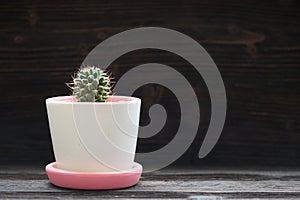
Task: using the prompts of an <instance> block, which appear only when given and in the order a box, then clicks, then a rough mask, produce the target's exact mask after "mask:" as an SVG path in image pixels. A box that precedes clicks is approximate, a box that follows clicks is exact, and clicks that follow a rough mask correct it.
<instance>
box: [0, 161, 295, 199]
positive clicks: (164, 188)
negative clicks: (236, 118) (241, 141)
mask: <svg viewBox="0 0 300 200" xmlns="http://www.w3.org/2000/svg"><path fill="white" fill-rule="evenodd" d="M0 198H1V199H11V198H13V199H19V198H26V199H27V198H35V199H86V198H91V199H99V198H108V199H109V198H110V199H115V198H123V199H124V198H125V199H134V198H135V199H143V198H147V199H149V198H150V199H151V198H152V199H253V198H261V199H300V170H295V169H293V170H291V169H289V170H287V169H284V170H278V169H277V170H274V169H271V170H270V169H267V170H266V169H260V170H255V169H251V170H250V169H244V170H241V169H238V170H237V169H220V168H219V169H199V168H198V169H196V168H189V167H176V168H168V169H164V170H160V171H157V172H152V173H146V174H143V176H142V178H141V180H140V182H139V183H138V184H137V185H136V186H134V187H130V188H127V189H122V190H111V191H81V190H70V189H63V188H59V187H56V186H54V185H52V184H51V183H50V182H49V180H48V179H47V175H46V174H45V172H44V170H43V168H38V169H37V168H31V167H23V168H22V167H5V168H3V169H0Z"/></svg>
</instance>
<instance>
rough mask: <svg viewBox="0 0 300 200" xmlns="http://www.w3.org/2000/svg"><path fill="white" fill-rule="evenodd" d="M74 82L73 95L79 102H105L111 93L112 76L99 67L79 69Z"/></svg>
mask: <svg viewBox="0 0 300 200" xmlns="http://www.w3.org/2000/svg"><path fill="white" fill-rule="evenodd" d="M72 84H73V87H72V89H73V95H74V96H75V98H76V100H77V101H79V102H105V101H106V100H107V99H108V96H109V95H110V94H111V85H110V76H109V75H108V74H107V73H106V72H104V71H103V70H101V69H100V68H98V67H94V66H85V67H83V68H81V69H79V71H78V72H77V74H76V76H75V78H74V79H73V83H72Z"/></svg>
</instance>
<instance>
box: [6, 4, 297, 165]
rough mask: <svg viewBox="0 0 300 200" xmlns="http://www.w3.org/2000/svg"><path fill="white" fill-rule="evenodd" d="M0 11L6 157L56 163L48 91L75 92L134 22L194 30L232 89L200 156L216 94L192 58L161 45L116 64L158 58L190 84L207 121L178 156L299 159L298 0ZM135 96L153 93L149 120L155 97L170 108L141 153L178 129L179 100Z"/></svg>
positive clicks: (190, 159)
mask: <svg viewBox="0 0 300 200" xmlns="http://www.w3.org/2000/svg"><path fill="white" fill-rule="evenodd" d="M0 13H1V17H0V30H1V31H0V92H1V98H0V111H1V112H0V127H1V132H2V134H3V135H4V136H3V137H2V138H1V140H0V157H1V161H0V164H5V163H10V164H12V163H20V162H22V163H37V164H40V163H46V162H50V161H52V160H53V159H54V158H53V152H52V149H51V141H50V137H49V129H48V126H47V118H46V110H45V105H44V100H45V98H46V97H49V96H56V95H62V94H68V93H69V90H68V89H67V87H66V86H65V85H64V83H65V82H68V81H69V80H70V76H71V75H72V74H73V71H74V70H75V69H76V68H77V67H78V66H79V65H80V64H81V62H82V60H83V59H84V57H85V56H86V55H87V53H88V52H89V51H90V50H91V49H92V48H93V47H95V46H96V45H97V44H98V43H100V42H101V41H103V40H104V39H106V38H108V37H110V36H112V35H114V34H116V33H119V32H121V31H125V30H128V29H131V28H136V27H144V26H158V27H166V28H171V29H175V30H178V31H180V32H182V33H184V34H187V35H189V36H191V37H192V38H193V39H195V40H196V41H197V42H199V43H200V44H201V45H203V46H204V47H205V49H206V50H207V51H208V52H209V54H210V55H211V56H212V58H213V59H214V61H215V63H216V64H217V66H218V68H219V70H220V72H221V74H222V76H223V80H224V84H225V87H226V92H227V97H228V112H227V120H226V124H225V127H224V130H223V133H222V136H221V138H220V141H219V142H218V144H217V146H216V148H215V149H214V150H213V152H212V153H211V154H210V155H209V156H208V157H207V158H205V159H202V160H199V159H198V157H197V153H198V151H199V147H200V145H201V142H202V140H203V137H204V135H205V131H206V129H207V127H208V124H209V118H210V99H209V96H208V93H207V89H206V86H205V84H204V83H203V80H202V79H201V77H199V76H197V73H195V70H193V69H192V66H191V65H189V64H188V63H187V62H186V61H185V60H183V59H181V58H178V56H176V55H173V54H170V53H168V52H162V51H155V50H141V51H137V52H132V53H129V54H127V55H124V56H122V57H121V58H120V59H118V60H116V61H115V62H114V63H113V65H112V66H111V67H110V68H111V70H112V72H113V73H114V75H115V76H116V78H117V79H118V78H119V77H121V75H122V74H123V73H125V72H126V71H127V70H128V69H130V68H131V67H134V66H136V65H139V64H144V63H148V62H157V63H163V64H166V65H170V66H171V67H174V68H175V69H177V70H179V71H180V72H181V73H182V74H183V75H185V77H186V78H187V79H188V80H189V81H190V82H191V85H192V86H193V88H194V90H195V92H196V94H197V95H198V98H199V102H200V104H201V106H200V110H201V120H202V121H201V123H200V128H199V131H198V135H197V138H196V139H195V142H194V143H193V144H192V146H191V147H190V148H189V150H188V151H187V152H186V153H185V154H184V155H183V156H182V158H181V159H180V160H178V162H177V163H184V164H197V165H199V166H203V165H210V166H216V165H223V166H233V165H234V166H236V165H240V166H255V165H264V166H295V167H297V166H299V164H300V146H299V143H300V134H299V133H300V123H299V122H300V115H299V113H300V105H299V100H300V94H299V84H300V79H299V74H300V67H299V66H300V65H299V63H300V60H299V58H300V43H299V41H300V38H299V36H300V24H299V23H300V21H299V17H300V12H299V2H298V1H275V2H271V1H270V2H267V1H259V0H255V1H237V0H229V1H226V2H225V1H224V2H223V1H218V0H211V1H193V0H191V1H189V0H188V1H179V0H175V1H169V2H168V1H166V2H160V1H157V2H156V1H154V2H153V1H152V2H146V1H137V2H132V1H130V0H125V1H120V2H115V1H96V0H91V1H89V2H81V1H69V2H68V1H64V2H60V3H58V4H54V3H53V2H52V1H49V0H48V1H47V0H46V1H43V2H38V3H37V2H31V1H22V2H20V1H5V2H1V4H0ZM125 44H126V41H124V45H125ZM108 53H109V52H108ZM189 53H191V54H192V53H193V52H189ZM166 77H167V75H166ZM136 95H138V96H140V97H142V98H143V100H144V106H143V111H142V113H143V116H142V120H141V121H142V124H147V122H148V121H149V118H148V116H147V111H148V108H149V106H150V105H152V104H154V103H161V104H163V105H164V106H166V107H167V111H168V113H169V118H168V123H167V124H166V127H165V128H164V129H163V130H162V131H161V133H160V134H158V135H157V136H155V137H153V138H150V139H140V140H139V143H138V151H139V152H149V151H153V150H155V149H158V148H160V147H162V146H164V145H166V144H167V143H168V142H169V141H170V140H171V139H172V138H173V137H174V135H175V134H176V127H177V126H178V123H179V120H180V117H179V115H180V114H179V110H178V106H177V104H176V101H174V96H173V95H172V93H171V92H170V91H168V90H167V89H165V88H161V87H157V86H149V87H143V88H141V89H140V90H139V91H138V92H137V93H136Z"/></svg>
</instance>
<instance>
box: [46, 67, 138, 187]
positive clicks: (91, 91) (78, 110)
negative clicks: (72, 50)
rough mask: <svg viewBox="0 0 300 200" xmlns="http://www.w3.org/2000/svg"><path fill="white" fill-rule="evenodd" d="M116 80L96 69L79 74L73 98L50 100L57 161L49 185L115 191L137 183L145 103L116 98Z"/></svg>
mask: <svg viewBox="0 0 300 200" xmlns="http://www.w3.org/2000/svg"><path fill="white" fill-rule="evenodd" d="M110 80H111V77H110V76H109V75H108V74H107V72H105V71H103V70H101V69H100V68H98V67H94V66H85V67H82V68H81V69H79V70H78V72H77V74H76V75H75V77H74V78H73V82H72V83H71V84H70V87H71V89H72V95H70V96H59V97H52V98H48V99H46V106H47V113H48V120H49V126H50V132H51V139H52V144H53V150H54V155H55V159H56V162H54V163H51V164H49V165H47V166H46V171H47V174H48V177H49V179H50V181H51V182H52V183H53V184H54V185H57V186H62V187H67V188H76V189H115V188H124V187H129V186H132V185H134V184H136V183H137V182H138V180H139V178H140V175H141V172H142V167H141V165H139V164H138V163H135V162H134V156H135V149H136V142H137V135H138V127H139V114H140V104H141V100H140V99H138V98H135V97H127V96H116V95H111V94H112V89H111V81H110Z"/></svg>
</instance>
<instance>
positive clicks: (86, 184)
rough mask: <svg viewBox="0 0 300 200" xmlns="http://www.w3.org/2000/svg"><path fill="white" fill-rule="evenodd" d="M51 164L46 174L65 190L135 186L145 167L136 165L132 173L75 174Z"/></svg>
mask: <svg viewBox="0 0 300 200" xmlns="http://www.w3.org/2000/svg"><path fill="white" fill-rule="evenodd" d="M55 164H56V163H55V162H53V163H50V164H48V165H47V166H46V172H47V175H48V178H49V180H50V181H51V183H52V184H54V185H56V186H60V187H64V188H71V189H83V190H108V189H119V188H126V187H130V186H133V185H135V184H137V183H138V182H139V179H140V177H141V174H142V171H143V167H142V165H140V164H138V163H134V164H133V167H132V169H131V170H130V171H120V172H75V171H68V170H63V169H59V168H57V167H56V165H55Z"/></svg>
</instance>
